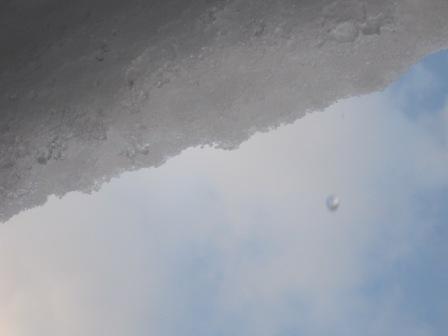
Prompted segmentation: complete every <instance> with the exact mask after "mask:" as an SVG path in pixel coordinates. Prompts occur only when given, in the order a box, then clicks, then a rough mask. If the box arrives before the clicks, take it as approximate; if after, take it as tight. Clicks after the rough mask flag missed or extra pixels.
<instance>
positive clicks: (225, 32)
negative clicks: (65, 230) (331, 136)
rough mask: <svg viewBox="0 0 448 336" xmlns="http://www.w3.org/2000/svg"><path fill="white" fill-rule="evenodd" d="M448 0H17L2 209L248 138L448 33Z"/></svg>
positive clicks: (6, 16)
mask: <svg viewBox="0 0 448 336" xmlns="http://www.w3.org/2000/svg"><path fill="white" fill-rule="evenodd" d="M447 17H448V2H447V1H446V0H402V1H398V0H397V1H386V0H377V1H367V0H365V1H362V0H341V1H335V0H303V1H298V0H295V1H294V0H285V1H279V0H277V1H274V0H265V1H255V0H233V1H231V0H228V1H227V0H203V1H179V0H172V1H166V0H164V1H162V0H159V1H138V0H128V1H118V0H112V1H111V0H94V1H92V0H80V1H76V2H73V1H68V0H66V1H64V0H35V1H30V0H28V1H27V0H9V1H8V0H2V1H0V22H1V26H2V29H1V30H0V45H1V52H0V111H1V117H0V153H1V155H0V220H6V219H8V218H10V217H11V216H13V215H15V214H17V213H19V212H20V211H21V210H24V209H26V208H31V207H34V206H37V205H40V204H43V203H44V202H45V200H46V199H47V197H48V196H49V195H51V194H56V195H60V196H62V195H64V194H66V193H67V192H70V191H74V190H81V191H85V192H90V191H92V190H95V189H97V188H98V187H99V186H101V184H102V183H104V182H105V181H107V180H109V179H110V178H112V177H114V176H117V175H119V174H120V173H122V172H124V171H129V170H134V169H138V168H142V167H156V166H159V165H161V164H163V163H164V161H166V160H167V159H168V158H170V157H172V156H175V155H177V154H179V153H180V152H181V151H182V150H184V149H186V148H188V147H192V146H201V145H214V146H218V147H221V148H228V149H232V148H236V147H237V146H238V145H239V144H240V143H241V142H243V141H245V140H247V139H248V138H249V137H250V136H251V135H252V134H254V133H255V132H259V131H266V130H269V129H272V128H275V127H278V126H279V125H281V124H287V123H291V122H293V121H295V120H297V119H298V118H300V117H303V116H304V115H305V114H306V113H308V112H312V111H316V110H322V109H324V108H325V107H327V106H329V105H330V104H332V103H334V102H335V101H337V100H339V99H342V98H346V97H350V96H354V95H361V94H366V93H369V92H372V91H376V90H380V89H382V88H384V87H385V86H386V85H387V84H389V83H390V82H391V81H393V80H394V79H396V78H397V77H398V76H399V75H400V74H401V73H403V72H404V71H405V70H406V69H407V68H409V66H411V65H412V64H414V63H415V62H417V61H418V60H419V59H420V58H422V57H423V56H425V55H427V54H429V53H432V52H435V51H437V50H440V49H442V48H446V47H447V45H448V35H447V31H448V20H446V18H447Z"/></svg>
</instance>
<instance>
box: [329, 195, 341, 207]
mask: <svg viewBox="0 0 448 336" xmlns="http://www.w3.org/2000/svg"><path fill="white" fill-rule="evenodd" d="M340 204H341V201H340V200H339V197H337V196H336V195H330V196H328V197H327V208H328V210H330V211H336V210H337V209H338V208H339V205H340Z"/></svg>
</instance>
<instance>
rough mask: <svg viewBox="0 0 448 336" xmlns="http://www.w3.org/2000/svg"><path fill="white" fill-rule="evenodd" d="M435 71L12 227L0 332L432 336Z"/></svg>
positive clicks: (439, 241)
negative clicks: (330, 202) (331, 201)
mask: <svg viewBox="0 0 448 336" xmlns="http://www.w3.org/2000/svg"><path fill="white" fill-rule="evenodd" d="M447 65H448V52H440V53H437V54H435V55H431V56H429V57H427V58H425V59H424V60H422V61H421V62H420V63H418V64H417V65H415V66H414V67H413V68H412V69H410V70H409V72H408V73H406V74H405V75H403V76H402V77H401V78H400V79H399V80H398V81H397V82H396V83H394V84H392V85H391V86H390V87H388V88H387V89H386V90H384V91H383V92H379V93H374V94H370V95H366V96H362V97H355V98H350V99H346V100H342V101H339V102H337V103H336V104H334V105H333V106H331V107H329V108H327V109H326V110H324V111H316V112H313V113H310V114H308V115H307V116H306V117H304V118H302V119H299V120H298V121H296V122H295V123H293V124H291V125H285V126H282V127H280V128H278V129H276V130H272V131H270V132H265V133H257V134H256V135H254V136H253V137H252V138H251V139H249V140H248V141H246V142H245V143H243V144H241V145H240V146H239V148H238V149H236V150H232V151H230V150H222V149H216V148H212V147H204V148H190V149H187V150H185V151H184V152H183V153H182V154H180V155H179V156H176V157H173V158H171V159H170V160H168V162H167V163H165V164H164V165H162V166H161V167H158V168H150V169H143V170H139V171H136V172H130V173H125V174H123V175H122V176H120V177H118V178H115V179H113V180H112V181H111V182H110V183H108V184H105V185H104V186H103V187H102V188H101V189H100V190H99V191H98V192H95V193H93V194H91V195H88V194H82V193H78V192H73V193H70V194H68V195H66V196H64V197H63V198H61V199H59V198H56V197H50V198H49V200H48V202H47V203H46V204H45V205H44V206H42V207H39V208H35V209H31V210H28V211H24V212H22V213H21V214H19V215H17V216H15V217H13V218H12V219H11V220H10V221H8V222H7V223H4V224H3V225H2V226H0V334H1V335H9V336H31V335H33V336H34V335H46V336H56V335H58V336H59V335H68V336H71V335H85V336H91V335H92V336H93V335H95V336H98V335H108V336H121V335H160V336H174V335H191V336H193V335H194V336H202V335H204V336H205V335H235V336H238V335H257V336H265V335H266V336H267V335H270V336H271V335H279V336H290V335H291V336H292V335H307V336H313V335H316V336H317V335H329V336H339V335H341V336H342V335H344V336H347V335H349V336H350V335H359V334H363V335H367V336H370V335H372V336H373V335H385V336H388V335H394V336H397V335H398V336H401V335H403V336H404V335H406V336H433V335H434V336H435V335H444V334H445V333H444V331H445V330H447V328H448V325H447V324H448V322H447V321H446V316H448V290H447V289H446V283H448V264H447V263H446V261H445V260H446V257H447V256H448V247H447V244H446V243H445V242H446V239H447V238H448V227H447V223H448V207H446V206H445V205H446V203H447V202H448V169H447V167H448V151H447V149H448V142H447V141H448V137H447V134H448V133H447V130H448V105H447V93H448V90H447V89H448V82H447V81H446V78H447V75H448V74H447V71H448V66H447ZM274 112H275V111H274ZM330 194H336V195H337V196H338V197H339V198H340V200H341V206H340V208H339V209H338V210H337V211H335V212H330V211H328V209H327V208H326V205H325V201H326V198H327V196H328V195H330Z"/></svg>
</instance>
